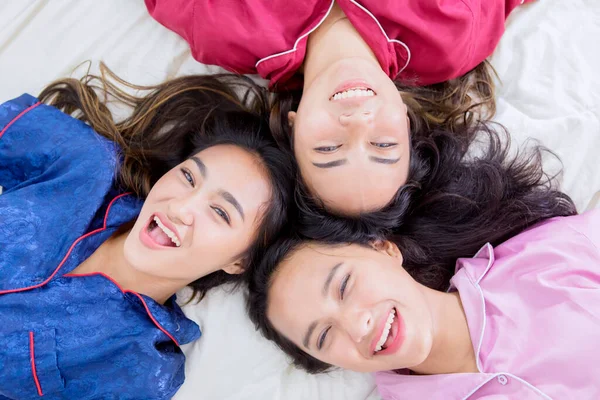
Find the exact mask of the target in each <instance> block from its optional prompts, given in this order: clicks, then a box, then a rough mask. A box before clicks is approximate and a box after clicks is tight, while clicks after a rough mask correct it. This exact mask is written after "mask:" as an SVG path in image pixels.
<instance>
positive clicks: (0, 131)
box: [0, 94, 40, 191]
mask: <svg viewBox="0 0 600 400" xmlns="http://www.w3.org/2000/svg"><path fill="white" fill-rule="evenodd" d="M39 105H40V104H39V102H38V100H37V99H36V98H35V97H33V96H30V95H28V94H24V95H22V96H21V97H18V98H16V99H14V100H10V101H8V102H6V103H4V104H2V105H0V186H1V187H2V188H3V190H4V191H6V190H7V189H10V188H12V187H14V186H15V185H17V184H18V183H19V182H21V181H23V180H26V179H27V177H28V176H30V175H31V174H32V173H33V174H34V173H35V171H34V169H35V165H32V164H31V161H33V159H34V158H36V157H27V158H28V160H26V159H25V158H26V157H25V155H26V154H27V153H28V152H29V151H31V153H32V154H35V153H36V152H35V150H34V149H33V146H32V145H33V144H34V143H35V141H31V140H27V138H26V137H23V135H22V132H19V131H18V130H17V132H15V133H13V129H14V128H13V126H14V125H15V123H17V122H18V121H19V120H20V119H22V118H24V116H25V115H27V114H28V113H29V112H30V111H31V110H33V109H35V108H37V107H38V106H39Z"/></svg>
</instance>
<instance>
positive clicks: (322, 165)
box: [312, 158, 348, 168]
mask: <svg viewBox="0 0 600 400" xmlns="http://www.w3.org/2000/svg"><path fill="white" fill-rule="evenodd" d="M347 162H348V160H346V159H345V158H343V159H341V160H335V161H329V162H326V163H312V165H314V166H315V167H317V168H333V167H339V166H340V165H344V164H346V163H347Z"/></svg>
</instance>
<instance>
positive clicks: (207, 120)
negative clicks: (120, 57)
mask: <svg viewBox="0 0 600 400" xmlns="http://www.w3.org/2000/svg"><path fill="white" fill-rule="evenodd" d="M132 91H137V92H142V93H143V95H137V94H131V93H130V92H132ZM39 99H40V101H42V102H44V103H47V104H50V105H53V106H55V107H56V108H58V109H60V110H62V111H63V112H65V113H67V114H71V115H73V116H74V117H76V118H78V119H80V120H81V121H84V122H85V123H87V124H88V125H90V126H91V127H92V128H93V129H94V130H95V131H96V132H98V133H99V134H100V135H102V136H104V137H106V138H108V139H110V140H112V141H114V142H116V143H117V144H118V145H119V147H120V153H121V154H120V155H121V158H122V164H121V166H120V169H119V171H118V184H119V185H120V186H121V188H122V189H123V190H126V191H132V192H134V193H135V194H136V195H137V196H138V197H140V198H145V197H146V196H147V195H148V193H149V192H150V189H151V188H152V186H153V185H154V183H156V181H158V179H160V177H162V176H163V175H164V174H165V173H166V172H168V171H169V170H171V169H172V168H174V167H175V166H177V165H178V164H180V163H181V162H183V161H185V160H186V159H188V158H189V157H191V156H192V155H194V154H197V153H198V152H200V151H202V150H204V149H206V148H209V147H212V146H216V145H224V144H229V145H235V146H238V147H241V148H243V149H244V150H246V151H248V152H250V153H251V154H253V155H254V156H255V157H256V158H257V160H258V161H259V162H260V164H261V165H262V167H263V168H264V170H265V171H266V173H267V176H268V177H269V180H270V182H269V183H270V187H271V198H270V203H269V207H268V209H267V210H266V212H265V214H264V215H263V217H262V220H261V221H260V226H259V229H258V233H257V234H256V238H255V240H254V243H253V244H252V245H251V246H250V248H249V249H248V250H247V252H246V253H245V254H242V255H241V256H242V257H243V259H244V260H245V264H246V265H245V267H248V265H250V264H252V263H253V262H255V259H256V258H257V257H259V254H260V253H261V252H262V251H264V249H265V248H266V246H267V245H268V244H269V243H270V242H271V241H273V240H274V239H275V238H276V236H277V235H278V234H279V231H280V230H281V229H282V227H283V226H284V225H285V224H286V221H287V216H288V212H287V210H288V206H289V203H290V198H291V192H292V186H293V185H292V182H293V175H294V167H293V163H292V161H291V157H290V156H289V155H287V154H286V153H285V152H283V151H281V150H280V149H279V148H278V147H277V145H276V143H275V142H274V140H273V137H272V136H271V134H270V132H269V129H268V121H267V118H266V115H268V111H267V110H268V100H267V94H266V90H265V89H263V88H261V87H260V86H258V85H256V84H254V83H253V82H252V81H251V80H250V79H248V78H244V77H242V76H237V75H232V74H221V75H204V76H203V75H193V76H186V77H181V78H177V79H173V80H170V81H167V82H165V83H162V84H160V85H156V86H138V85H133V84H130V83H128V82H126V81H124V80H122V79H120V78H119V77H118V76H116V75H115V74H114V73H113V72H111V71H110V70H109V69H108V67H106V66H105V65H104V64H101V65H100V75H91V74H89V73H88V74H85V75H84V76H83V77H82V78H81V79H73V78H68V79H61V80H58V81H56V82H54V83H52V84H50V85H49V86H48V87H46V88H45V89H44V90H43V91H42V93H41V94H40V95H39ZM111 104H113V105H117V106H127V107H129V108H130V110H131V114H130V115H129V116H128V117H126V118H124V119H122V120H121V121H116V120H115V118H114V116H113V114H112V112H111V110H110V107H109V106H110V105H111ZM246 269H247V268H246ZM242 278H243V276H239V275H231V274H227V273H225V272H224V271H217V272H214V273H212V274H209V275H207V276H205V277H203V278H200V279H199V280H197V281H195V282H192V283H191V284H190V286H191V287H192V288H193V290H194V295H199V299H201V298H202V297H203V296H204V295H205V293H206V292H207V291H208V290H209V289H210V288H212V287H214V286H217V285H220V284H223V283H226V282H230V281H242V280H243V279H242Z"/></svg>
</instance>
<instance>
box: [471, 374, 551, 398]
mask: <svg viewBox="0 0 600 400" xmlns="http://www.w3.org/2000/svg"><path fill="white" fill-rule="evenodd" d="M501 375H504V376H510V377H511V378H513V379H515V380H517V381H519V382H521V383H523V384H525V386H527V387H528V388H530V389H532V390H533V391H534V392H536V393H537V394H539V395H540V396H542V397H543V398H545V399H547V400H553V399H552V397H550V396H548V395H547V394H546V393H544V392H542V391H541V390H540V389H538V388H536V387H535V386H533V385H532V384H531V383H529V382H527V381H526V380H525V379H521V378H519V377H518V376H515V375H513V374H510V373H508V372H497V373H494V374H493V375H492V376H491V377H490V378H489V379H486V380H485V381H483V382H482V383H480V384H479V385H477V386H476V387H475V389H473V390H471V391H470V392H469V394H467V395H466V396H465V397H463V398H462V399H461V400H466V399H468V398H469V397H471V396H473V395H474V394H475V393H477V391H478V390H479V389H481V388H482V387H483V386H484V385H486V384H487V383H489V382H490V381H491V380H492V379H497V378H498V377H499V376H501Z"/></svg>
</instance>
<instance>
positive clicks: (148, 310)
mask: <svg viewBox="0 0 600 400" xmlns="http://www.w3.org/2000/svg"><path fill="white" fill-rule="evenodd" d="M96 275H100V276H103V277H105V278H106V279H108V280H109V281H111V282H112V283H113V284H114V285H115V286H116V287H118V288H119V290H120V291H121V292H123V293H131V294H133V295H135V296H137V297H138V299H140V301H141V302H142V304H143V305H144V308H145V309H146V313H147V314H148V316H149V317H150V319H151V320H152V322H154V325H156V327H157V328H158V329H160V330H161V331H162V332H163V333H164V334H165V335H167V336H168V337H169V339H171V340H172V341H173V342H175V344H176V345H177V346H179V347H181V346H180V345H179V342H178V341H177V340H175V338H174V337H173V336H172V335H171V334H170V333H169V332H168V331H167V330H166V329H165V328H163V327H162V325H161V324H159V323H158V321H157V320H156V319H155V318H154V316H153V315H152V313H151V312H150V309H149V308H148V305H147V304H146V301H145V300H144V298H143V297H142V296H140V294H139V293H137V292H134V291H133V290H129V289H123V288H122V287H121V285H119V284H118V283H117V282H116V281H115V280H114V279H113V278H111V277H110V276H108V275H106V274H103V273H102V272H91V273H87V274H64V275H63V276H66V277H72V278H77V277H83V276H96Z"/></svg>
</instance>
